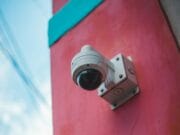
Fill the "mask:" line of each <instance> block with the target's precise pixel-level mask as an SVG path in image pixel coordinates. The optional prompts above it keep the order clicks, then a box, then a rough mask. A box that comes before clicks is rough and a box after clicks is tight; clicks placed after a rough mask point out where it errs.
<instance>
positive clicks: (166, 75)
mask: <svg viewBox="0 0 180 135" xmlns="http://www.w3.org/2000/svg"><path fill="white" fill-rule="evenodd" d="M65 2H66V0H64V1H61V0H54V12H55V11H57V10H58V9H59V8H60V7H61V6H62V5H63V4H64V3H65ZM87 4H88V2H87ZM84 44H91V45H92V46H93V47H94V48H96V49H97V50H98V51H100V52H101V53H102V54H104V55H105V56H106V57H107V58H109V59H110V58H112V57H113V56H114V55H116V54H118V53H123V54H124V55H126V56H128V55H130V56H131V57H132V58H133V61H134V64H135V68H136V72H137V78H138V81H139V85H140V89H141V93H140V95H138V96H136V97H135V98H134V99H132V100H131V101H129V102H128V103H126V104H125V105H123V106H122V107H121V108H119V109H118V110H116V111H111V110H110V108H109V106H108V104H107V102H106V101H104V100H103V99H101V98H100V97H98V96H97V93H96V91H93V92H87V91H84V90H82V89H81V88H79V87H77V86H76V85H75V84H74V82H73V81H72V79H71V74H70V62H71V59H72V57H73V56H74V55H75V54H76V53H77V52H78V51H79V50H80V48H81V46H83V45H84ZM51 75H52V100H53V123H54V135H180V53H179V52H178V49H177V48H176V45H175V41H174V39H173V36H172V34H171V32H170V29H169V27H168V25H167V22H166V20H165V17H164V15H163V12H162V11H161V9H160V6H159V3H158V1H157V0H138V1H135V0H105V2H104V3H103V4H102V5H100V6H99V7H98V8H97V9H96V10H95V11H93V12H92V13H91V14H90V15H89V16H88V17H87V18H86V19H85V20H83V21H82V22H81V23H80V24H79V25H77V26H76V27H75V28H74V29H73V30H71V31H70V32H68V34H66V35H65V36H64V37H63V38H62V39H61V40H59V41H58V42H57V43H55V45H53V46H52V47H51Z"/></svg>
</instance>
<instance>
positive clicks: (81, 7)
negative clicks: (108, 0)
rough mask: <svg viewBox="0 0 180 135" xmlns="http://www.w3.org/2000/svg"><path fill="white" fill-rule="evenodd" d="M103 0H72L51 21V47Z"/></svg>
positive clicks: (49, 31)
mask: <svg viewBox="0 0 180 135" xmlns="http://www.w3.org/2000/svg"><path fill="white" fill-rule="evenodd" d="M102 2H103V0H89V1H87V0H70V1H69V2H68V3H67V4H65V6H64V7H63V8H61V9H60V10H59V11H58V12H57V13H56V14H55V15H54V16H53V17H52V18H51V19H50V21H49V29H48V37H49V47H51V46H52V45H53V44H54V43H55V42H56V41H57V40H58V39H60V38H61V37H62V36H63V35H65V34H66V33H67V32H68V31H69V30H71V29H72V28H73V27H74V26H76V25H77V24H78V23H79V22H80V21H82V20H83V19H84V18H85V17H86V16H87V15H88V14H89V13H90V12H92V11H93V10H94V9H95V8H96V7H97V6H99V5H100V4H101V3H102Z"/></svg>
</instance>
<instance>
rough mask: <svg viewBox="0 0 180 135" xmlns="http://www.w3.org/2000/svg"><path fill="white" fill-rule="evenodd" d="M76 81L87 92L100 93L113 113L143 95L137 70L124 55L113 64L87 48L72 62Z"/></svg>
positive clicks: (86, 46) (84, 47)
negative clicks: (137, 77)
mask: <svg viewBox="0 0 180 135" xmlns="http://www.w3.org/2000/svg"><path fill="white" fill-rule="evenodd" d="M71 75H72V78H73V81H74V82H75V83H76V84H77V85H78V86H80V87H81V88H83V89H85V90H89V91H91V90H95V89H98V95H99V96H100V97H102V98H104V99H105V100H106V101H108V102H109V103H110V105H111V109H116V108H117V107H118V106H120V105H122V104H123V103H125V102H126V101H127V100H129V99H130V98H131V97H133V96H134V95H136V94H137V93H139V89H138V85H137V80H136V76H135V71H134V66H133V64H132V62H131V61H130V60H129V59H127V58H125V57H124V56H123V55H121V54H118V55H116V56H115V57H114V58H113V59H111V61H109V60H108V59H106V58H105V57H104V56H103V55H101V54H100V53H99V52H97V51H96V50H95V49H93V48H92V47H91V46H90V45H85V46H83V47H82V48H81V51H80V52H79V53H78V54H76V55H75V56H74V58H73V59H72V62H71Z"/></svg>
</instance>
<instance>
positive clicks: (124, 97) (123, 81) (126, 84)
mask: <svg viewBox="0 0 180 135" xmlns="http://www.w3.org/2000/svg"><path fill="white" fill-rule="evenodd" d="M111 62H112V63H113V65H114V72H113V73H111V74H110V75H109V76H110V80H111V81H109V82H110V83H108V84H107V83H106V82H103V83H102V84H101V85H100V86H99V88H98V95H99V96H100V97H102V98H103V99H105V100H106V101H107V102H108V103H109V104H110V106H111V109H112V110H115V109H117V108H118V107H120V106H121V105H123V104H124V103H126V102H127V101H128V100H129V99H131V98H132V97H134V96H135V95H137V94H138V93H139V87H138V83H137V79H136V75H135V69H134V66H133V63H132V59H131V57H127V58H126V57H124V56H123V55H122V54H118V55H116V56H115V57H113V58H112V59H111ZM107 81H108V80H107Z"/></svg>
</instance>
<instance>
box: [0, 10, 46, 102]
mask: <svg viewBox="0 0 180 135" xmlns="http://www.w3.org/2000/svg"><path fill="white" fill-rule="evenodd" d="M0 22H1V23H0V32H1V36H2V35H3V38H2V39H1V40H2V43H1V44H0V50H1V51H2V52H3V54H4V55H5V56H6V57H7V59H8V60H9V62H10V63H11V65H12V66H13V68H14V69H15V71H16V73H17V74H18V75H19V77H20V78H21V79H22V81H23V83H24V84H25V85H26V86H27V87H28V88H29V90H28V91H27V92H28V93H29V94H30V96H31V98H32V99H35V100H36V101H37V100H40V101H41V102H43V103H44V104H46V105H48V102H47V101H46V99H45V97H44V96H43V94H42V93H41V91H40V89H39V88H38V87H37V86H36V84H35V81H34V80H33V79H32V74H31V72H30V70H29V68H28V65H27V64H26V61H25V59H24V56H23V54H22V52H21V50H20V48H19V45H18V42H17V41H16V39H15V38H14V36H13V33H12V32H11V30H10V27H9V26H8V23H7V21H6V19H5V17H4V15H3V12H2V11H1V10H0Z"/></svg>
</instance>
